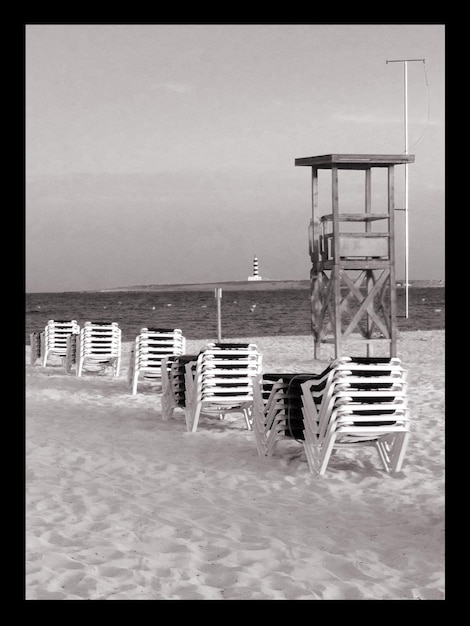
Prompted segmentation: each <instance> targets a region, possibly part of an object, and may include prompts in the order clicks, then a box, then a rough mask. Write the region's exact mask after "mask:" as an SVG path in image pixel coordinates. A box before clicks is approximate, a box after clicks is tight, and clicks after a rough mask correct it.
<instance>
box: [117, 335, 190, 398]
mask: <svg viewBox="0 0 470 626" xmlns="http://www.w3.org/2000/svg"><path fill="white" fill-rule="evenodd" d="M185 349H186V339H185V337H184V336H183V334H182V332H181V330H180V329H179V328H174V329H173V328H172V329H167V328H142V329H141V330H140V333H139V334H138V335H137V337H136V338H135V341H134V345H133V347H132V349H131V355H130V363H129V371H128V382H129V386H130V387H131V390H132V395H135V394H136V393H137V386H138V383H139V381H142V380H143V381H145V382H150V383H155V382H156V383H159V384H161V362H162V359H164V358H165V357H168V356H171V355H180V354H183V353H184V352H185Z"/></svg>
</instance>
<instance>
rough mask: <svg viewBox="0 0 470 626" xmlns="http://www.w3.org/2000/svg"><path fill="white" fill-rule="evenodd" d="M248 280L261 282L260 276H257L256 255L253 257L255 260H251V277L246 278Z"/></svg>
mask: <svg viewBox="0 0 470 626" xmlns="http://www.w3.org/2000/svg"><path fill="white" fill-rule="evenodd" d="M248 280H263V279H262V278H261V276H260V275H259V274H258V259H257V257H256V255H255V258H254V259H253V275H252V276H248Z"/></svg>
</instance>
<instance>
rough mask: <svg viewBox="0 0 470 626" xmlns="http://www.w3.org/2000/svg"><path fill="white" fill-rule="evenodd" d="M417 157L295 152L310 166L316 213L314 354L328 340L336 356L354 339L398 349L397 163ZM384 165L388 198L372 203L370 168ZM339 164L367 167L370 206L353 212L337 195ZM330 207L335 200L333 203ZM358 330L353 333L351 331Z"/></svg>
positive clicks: (312, 240) (312, 231)
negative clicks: (325, 194)
mask: <svg viewBox="0 0 470 626" xmlns="http://www.w3.org/2000/svg"><path fill="white" fill-rule="evenodd" d="M406 163H414V155H404V154H400V155H394V154H328V155H324V156H316V157H305V158H300V159H295V165H296V166H307V167H311V169H312V219H311V221H310V226H309V252H310V258H311V261H312V268H311V271H310V300H311V328H312V334H313V338H314V356H315V358H319V357H320V346H321V344H322V343H334V348H335V358H338V357H341V356H342V355H343V354H342V353H343V344H344V343H345V342H346V340H348V339H350V338H355V339H356V338H357V339H360V340H362V341H364V345H365V346H366V355H367V356H372V355H373V345H374V344H375V343H377V342H384V341H385V342H388V344H389V347H390V356H391V357H392V356H396V350H397V332H396V283H395V234H394V228H395V220H394V212H395V199H394V195H395V182H394V168H395V166H396V165H401V164H406ZM374 168H386V169H387V170H388V174H387V197H386V199H385V202H384V205H383V207H381V210H380V212H378V211H373V210H372V169H374ZM319 170H331V182H332V190H331V191H332V195H331V209H330V210H329V211H328V212H327V213H325V211H324V210H323V212H322V211H321V210H320V207H319V202H318V197H319V193H318V191H319V188H318V172H319ZM339 170H359V171H361V172H365V195H364V209H363V211H362V212H352V211H351V209H350V208H349V207H348V206H347V205H348V202H347V201H346V202H345V203H344V205H345V206H344V210H343V204H342V205H341V209H342V210H341V212H340V203H339V198H338V178H339V176H338V173H339ZM328 208H329V207H328ZM353 333H354V335H355V336H354V337H352V335H353Z"/></svg>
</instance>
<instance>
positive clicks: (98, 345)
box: [76, 322, 121, 376]
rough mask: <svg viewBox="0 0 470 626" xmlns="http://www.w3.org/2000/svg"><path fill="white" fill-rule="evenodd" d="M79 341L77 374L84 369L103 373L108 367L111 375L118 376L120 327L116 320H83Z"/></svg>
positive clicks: (80, 373) (79, 374)
mask: <svg viewBox="0 0 470 626" xmlns="http://www.w3.org/2000/svg"><path fill="white" fill-rule="evenodd" d="M79 343H80V345H79V350H78V362H77V367H76V375H77V376H81V375H82V373H83V371H84V370H87V371H90V372H100V373H104V372H105V371H106V369H107V368H108V367H111V368H112V372H113V376H119V369H120V365H121V329H120V328H119V325H118V324H117V322H85V324H84V326H83V328H82V329H81V331H80V342H79Z"/></svg>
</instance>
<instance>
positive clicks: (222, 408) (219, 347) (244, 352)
mask: <svg viewBox="0 0 470 626" xmlns="http://www.w3.org/2000/svg"><path fill="white" fill-rule="evenodd" d="M261 366H262V357H261V354H260V353H259V352H258V349H257V347H256V345H255V344H233V343H210V344H207V345H206V346H205V348H204V349H203V350H202V351H201V352H200V353H199V355H198V357H197V360H196V362H195V363H188V364H186V374H185V385H186V409H185V414H186V424H187V428H188V430H190V431H192V432H195V431H196V429H197V425H198V421H199V415H200V413H201V411H203V412H204V413H206V412H209V413H210V412H214V413H218V414H219V415H221V416H223V415H225V414H226V413H229V412H242V413H243V414H244V415H245V420H246V423H247V427H248V428H250V423H249V422H250V417H249V415H250V414H251V407H252V405H253V388H254V379H255V378H256V376H257V375H258V374H259V372H260V371H261Z"/></svg>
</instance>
